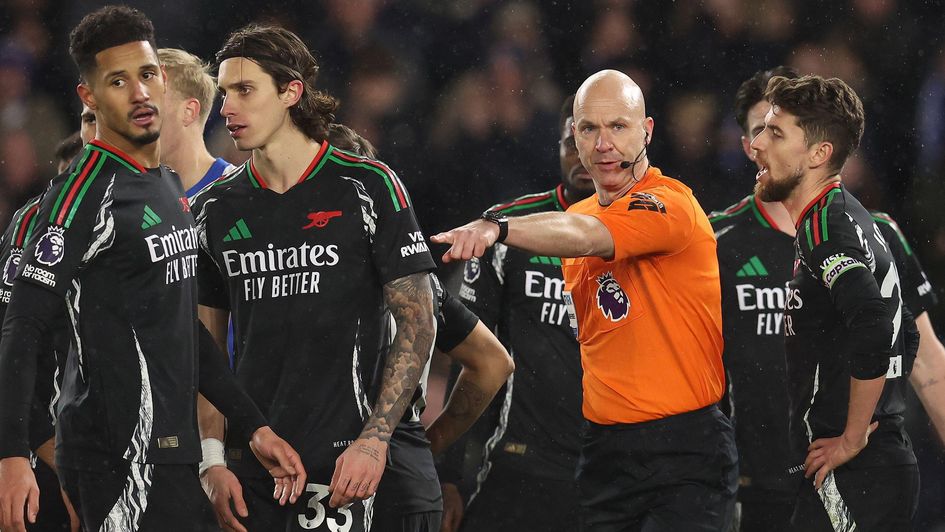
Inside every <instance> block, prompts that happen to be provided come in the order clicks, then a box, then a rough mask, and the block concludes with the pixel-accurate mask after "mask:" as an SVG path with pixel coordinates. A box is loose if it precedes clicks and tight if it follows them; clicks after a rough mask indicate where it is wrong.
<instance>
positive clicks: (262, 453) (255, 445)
mask: <svg viewBox="0 0 945 532" xmlns="http://www.w3.org/2000/svg"><path fill="white" fill-rule="evenodd" d="M249 448H250V449H252V450H253V454H255V455H256V458H258V459H259V463H261V464H262V465H263V467H265V468H266V470H267V471H269V474H270V475H272V478H274V479H276V488H277V490H276V492H275V493H274V494H273V498H274V499H279V504H280V505H285V503H286V500H288V501H289V502H290V503H295V501H296V500H298V498H299V495H301V494H302V491H303V490H305V478H306V475H305V467H304V466H302V459H301V458H299V453H297V452H295V449H293V448H292V446H291V445H289V444H288V443H287V442H286V441H285V440H283V439H282V438H280V437H279V436H276V433H275V432H273V431H272V429H271V428H269V427H261V428H259V429H257V430H256V432H254V433H253V439H251V440H250V442H249ZM278 488H281V489H278Z"/></svg>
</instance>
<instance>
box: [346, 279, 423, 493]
mask: <svg viewBox="0 0 945 532" xmlns="http://www.w3.org/2000/svg"><path fill="white" fill-rule="evenodd" d="M384 302H385V304H386V305H387V307H388V308H389V309H390V311H391V314H392V315H393V317H394V322H395V323H396V324H397V334H396V335H395V336H394V341H393V344H392V345H391V347H390V353H389V354H388V355H387V361H386V362H385V364H384V374H383V379H382V381H381V389H380V391H379V393H378V397H377V402H376V403H375V405H374V409H373V411H372V413H371V417H369V418H368V420H367V423H365V424H364V430H362V431H361V435H360V436H358V439H357V440H356V441H355V442H354V443H352V444H351V445H350V446H348V448H347V449H345V452H344V453H342V454H341V456H339V457H338V460H336V461H335V473H334V475H332V478H331V485H330V486H329V491H331V500H330V501H329V504H330V505H331V506H332V507H333V508H337V507H339V506H342V505H344V504H347V503H348V502H350V501H351V500H353V499H364V498H367V497H370V496H371V495H373V494H374V492H375V491H376V490H377V485H378V483H379V482H380V480H381V475H382V474H383V473H384V466H385V465H386V463H387V446H388V442H389V441H390V437H391V434H392V433H393V432H394V428H395V427H397V423H398V422H399V421H400V418H401V417H402V416H403V415H404V411H406V410H407V405H408V404H410V400H411V399H412V398H413V393H414V391H415V390H416V389H417V385H418V384H419V382H420V375H421V373H422V372H423V367H424V366H425V365H426V363H427V361H428V360H429V358H430V353H431V351H432V348H433V338H434V337H435V336H436V322H435V320H434V317H433V290H432V287H431V286H430V281H429V278H428V274H427V272H422V273H414V274H411V275H408V276H406V277H401V278H399V279H395V280H393V281H391V282H389V283H387V284H386V285H384Z"/></svg>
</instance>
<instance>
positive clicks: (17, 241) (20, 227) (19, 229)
mask: <svg viewBox="0 0 945 532" xmlns="http://www.w3.org/2000/svg"><path fill="white" fill-rule="evenodd" d="M42 199H43V197H42V196H37V197H35V198H33V199H31V200H29V201H27V202H26V205H23V207H21V208H20V210H19V211H18V212H17V217H16V218H14V220H13V223H14V226H13V227H14V228H15V230H14V233H13V242H12V246H13V247H14V248H22V247H24V246H25V245H26V243H27V242H29V239H30V235H31V234H33V227H35V226H36V213H37V212H38V211H39V205H40V203H42Z"/></svg>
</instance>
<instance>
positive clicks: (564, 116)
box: [558, 94, 574, 135]
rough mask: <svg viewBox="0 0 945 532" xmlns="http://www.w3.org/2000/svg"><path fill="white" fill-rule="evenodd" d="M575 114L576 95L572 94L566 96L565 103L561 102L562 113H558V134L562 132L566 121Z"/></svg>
mask: <svg viewBox="0 0 945 532" xmlns="http://www.w3.org/2000/svg"><path fill="white" fill-rule="evenodd" d="M572 116H574V95H573V94H572V95H570V96H568V97H567V98H565V100H564V103H563V104H561V113H560V114H559V115H558V134H559V135H560V134H561V130H562V129H564V124H565V122H567V121H568V119H569V118H571V117H572Z"/></svg>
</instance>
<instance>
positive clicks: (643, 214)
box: [591, 186, 704, 261]
mask: <svg viewBox="0 0 945 532" xmlns="http://www.w3.org/2000/svg"><path fill="white" fill-rule="evenodd" d="M700 213H701V210H700ZM591 216H594V217H595V218H597V219H598V220H600V221H601V222H602V223H603V224H604V225H605V226H606V227H607V230H608V231H610V235H611V237H612V238H613V240H614V259H613V260H615V261H617V260H623V259H627V258H630V257H638V256H643V255H654V254H665V255H672V254H674V253H677V252H679V251H681V250H682V249H684V248H685V247H686V245H687V244H688V243H689V241H690V239H691V238H692V234H693V231H694V227H695V223H696V219H695V216H696V206H695V205H694V202H693V201H692V199H691V196H689V195H688V194H686V193H685V192H682V191H680V190H676V189H674V188H671V187H668V186H660V187H654V188H651V189H647V190H646V191H641V192H631V193H629V194H627V195H626V196H624V197H622V198H620V199H619V200H617V201H615V202H613V203H611V204H610V205H609V206H608V207H607V208H606V209H604V210H602V211H600V212H597V213H593V214H591ZM703 216H704V215H703Z"/></svg>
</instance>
